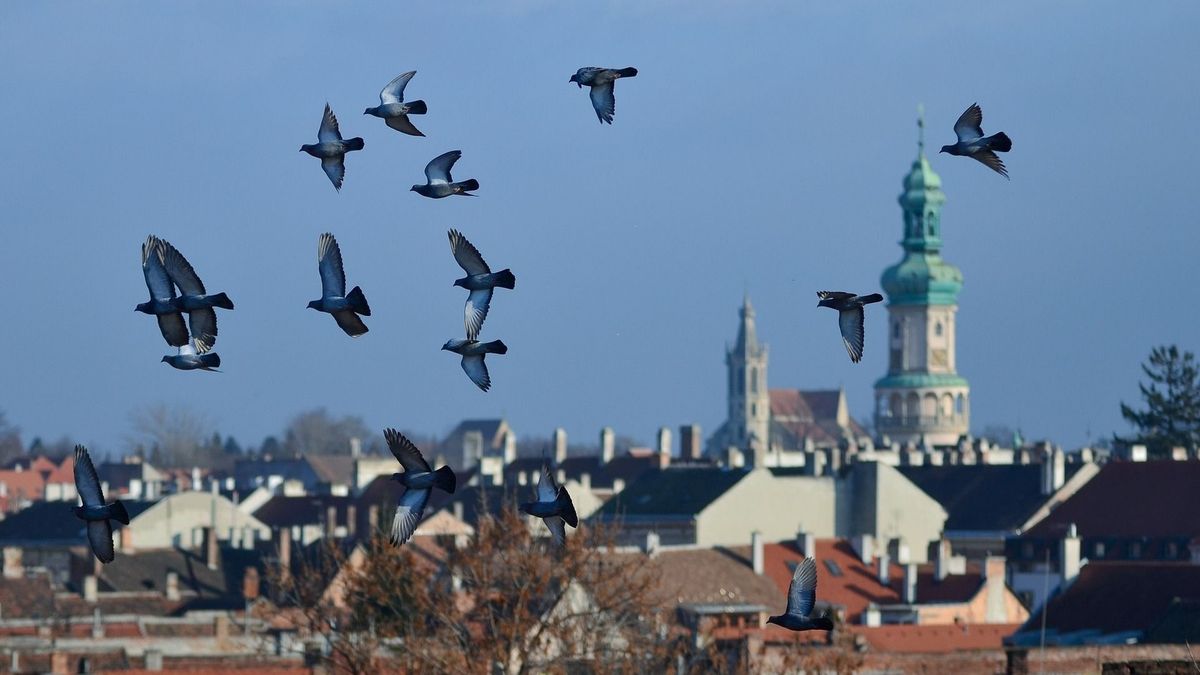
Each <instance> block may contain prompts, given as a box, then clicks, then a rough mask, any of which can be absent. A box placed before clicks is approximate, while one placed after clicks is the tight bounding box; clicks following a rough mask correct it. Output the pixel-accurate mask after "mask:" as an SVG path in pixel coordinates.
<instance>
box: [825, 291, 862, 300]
mask: <svg viewBox="0 0 1200 675" xmlns="http://www.w3.org/2000/svg"><path fill="white" fill-rule="evenodd" d="M817 297H818V298H820V299H822V300H846V299H848V298H853V297H854V294H853V293H847V292H845V291H817Z"/></svg>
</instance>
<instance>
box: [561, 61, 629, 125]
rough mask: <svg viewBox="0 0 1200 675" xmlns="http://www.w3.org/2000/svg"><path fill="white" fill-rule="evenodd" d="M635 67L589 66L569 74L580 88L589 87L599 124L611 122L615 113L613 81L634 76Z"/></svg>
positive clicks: (615, 98)
mask: <svg viewBox="0 0 1200 675" xmlns="http://www.w3.org/2000/svg"><path fill="white" fill-rule="evenodd" d="M637 74H638V71H637V68H596V67H595V66H589V67H585V68H580V69H579V70H577V71H575V74H574V75H572V76H571V79H570V81H571V82H574V83H575V84H577V85H579V87H580V88H583V87H590V88H591V91H590V92H589V94H590V95H591V98H592V107H593V108H595V110H596V119H598V120H600V124H604V123H605V122H608V123H609V124H612V121H613V115H615V114H616V113H617V97H616V96H615V95H614V94H613V83H614V82H616V81H617V80H618V79H620V78H622V77H634V76H636V75H637Z"/></svg>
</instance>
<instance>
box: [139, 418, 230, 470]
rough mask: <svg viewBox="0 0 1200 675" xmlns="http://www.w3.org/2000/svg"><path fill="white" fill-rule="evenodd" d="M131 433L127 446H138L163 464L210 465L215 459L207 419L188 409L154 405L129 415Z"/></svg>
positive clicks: (177, 465) (211, 430)
mask: <svg viewBox="0 0 1200 675" xmlns="http://www.w3.org/2000/svg"><path fill="white" fill-rule="evenodd" d="M131 421H132V425H133V431H134V435H133V438H132V439H131V442H130V445H131V446H133V447H134V448H141V449H142V450H143V451H144V452H145V453H146V454H148V455H150V456H151V457H152V458H153V461H155V462H157V463H159V464H161V465H162V466H165V467H190V466H195V465H203V466H209V465H210V464H211V462H212V460H213V459H214V457H213V452H212V451H213V449H212V448H211V447H209V445H210V444H209V439H210V438H211V437H212V435H213V428H212V425H211V424H210V423H209V422H208V420H207V419H206V418H205V417H204V416H203V415H201V414H200V413H197V412H195V411H192V410H190V409H188V408H169V407H167V406H165V405H161V404H160V405H153V406H149V407H147V408H143V409H142V410H139V411H137V412H135V413H133V415H132V416H131Z"/></svg>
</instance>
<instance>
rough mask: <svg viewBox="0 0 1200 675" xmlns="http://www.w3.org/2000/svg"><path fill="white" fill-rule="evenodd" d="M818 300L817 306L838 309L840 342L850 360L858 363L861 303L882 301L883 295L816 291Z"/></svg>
mask: <svg viewBox="0 0 1200 675" xmlns="http://www.w3.org/2000/svg"><path fill="white" fill-rule="evenodd" d="M817 297H818V298H820V301H819V302H818V303H817V306H818V307H829V308H830V309H836V310H837V311H838V328H839V329H840V330H841V331H842V342H844V343H845V344H846V353H847V354H849V355H850V360H851V361H853V362H854V363H858V362H859V361H861V360H862V355H863V342H864V339H865V336H864V333H863V305H869V304H871V303H872V302H882V301H883V296H882V295H880V294H878V293H872V294H871V295H855V294H853V293H846V292H844V291H817Z"/></svg>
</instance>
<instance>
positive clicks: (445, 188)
mask: <svg viewBox="0 0 1200 675" xmlns="http://www.w3.org/2000/svg"><path fill="white" fill-rule="evenodd" d="M459 157H462V150H451V151H450V152H446V153H442V154H440V155H438V156H437V157H434V158H433V159H432V160H431V161H430V162H429V164H426V165H425V180H426V181H427V182H426V183H425V185H414V186H412V187H411V188H410V190H411V191H412V192H415V193H417V194H419V195H422V196H424V197H429V198H431V199H441V198H442V197H449V196H450V195H460V196H462V197H474V196H475V195H473V194H471V193H470V192H468V190H478V189H479V181H477V180H475V179H474V178H468V179H467V180H464V181H462V182H459V183H455V182H454V179H453V178H451V177H450V168H451V167H453V166H454V163H455V162H457V161H458V158H459Z"/></svg>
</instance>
